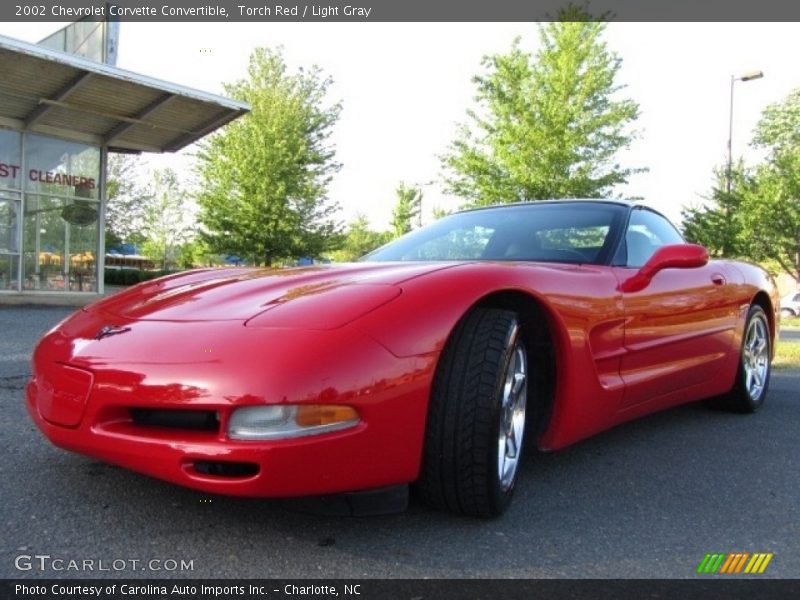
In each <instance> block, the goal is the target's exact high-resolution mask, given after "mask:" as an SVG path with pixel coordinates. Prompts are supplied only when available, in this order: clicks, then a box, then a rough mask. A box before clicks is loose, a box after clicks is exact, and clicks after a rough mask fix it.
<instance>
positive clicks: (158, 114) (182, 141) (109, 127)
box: [0, 36, 250, 152]
mask: <svg viewBox="0 0 800 600" xmlns="http://www.w3.org/2000/svg"><path fill="white" fill-rule="evenodd" d="M0 64H2V65H3V73H2V75H0V125H6V126H9V127H13V128H16V129H25V130H27V131H32V132H37V133H43V134H48V135H56V136H65V137H69V138H71V139H76V140H83V141H86V142H90V143H96V144H100V145H103V144H104V145H108V146H109V148H110V149H111V150H121V151H129V152H130V151H134V152H174V151H176V150H180V149H181V148H183V147H184V146H187V145H189V144H191V143H192V142H195V141H197V140H199V139H200V138H202V137H203V136H205V135H207V134H208V133H210V132H212V131H214V130H215V129H217V128H218V127H221V126H222V125H225V124H226V123H228V122H230V121H232V120H234V119H236V118H237V117H239V116H240V115H242V114H244V113H246V112H247V111H249V110H250V107H249V106H248V105H247V104H246V103H244V102H238V101H236V100H231V99H230V98H224V97H222V96H217V95H214V94H208V93H205V92H200V91H197V90H193V89H190V88H186V87H182V86H179V85H176V84H173V83H168V82H166V81H160V80H158V79H153V78H151V77H146V76H144V75H140V74H138V73H133V72H130V71H125V70H123V69H118V68H116V67H112V66H109V65H104V64H100V63H95V62H92V61H89V60H86V59H83V58H80V57H77V56H72V55H69V54H64V53H62V52H56V51H53V50H48V49H46V48H42V47H40V46H36V45H34V44H28V43H26V42H21V41H19V40H15V39H12V38H8V37H4V36H0Z"/></svg>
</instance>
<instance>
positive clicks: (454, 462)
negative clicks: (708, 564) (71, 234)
mask: <svg viewBox="0 0 800 600" xmlns="http://www.w3.org/2000/svg"><path fill="white" fill-rule="evenodd" d="M777 307H778V300H777V295H776V291H775V289H774V287H773V285H772V283H771V281H770V279H769V277H768V275H767V274H766V273H765V272H764V271H762V270H761V269H760V268H758V267H756V266H753V265H749V264H745V263H740V262H732V261H710V260H709V258H708V253H707V251H706V250H705V249H704V248H703V247H701V246H697V245H693V244H687V243H685V242H684V240H683V238H682V237H681V235H680V234H679V233H678V231H677V230H676V229H675V228H674V227H673V226H672V225H671V224H670V223H669V222H668V221H667V219H665V218H664V217H663V216H662V215H660V214H659V213H657V212H654V211H653V210H650V209H649V208H646V207H644V206H638V205H635V204H629V203H624V202H617V201H577V200H576V201H554V202H538V203H530V204H515V205H508V206H503V207H493V208H486V209H478V210H472V211H467V212H461V213H457V214H454V215H451V216H448V217H445V218H443V219H441V220H439V221H437V222H435V223H433V224H432V225H430V226H427V227H424V228H421V229H419V230H417V231H415V232H413V233H410V234H408V235H406V236H404V237H402V238H400V239H398V240H396V241H394V242H392V243H390V244H388V245H386V246H384V247H382V248H380V249H378V250H376V251H375V252H373V253H372V254H369V255H367V256H366V257H365V258H364V259H363V260H362V261H360V262H358V263H354V264H347V265H337V266H315V267H311V268H300V269H288V270H265V269H222V270H214V269H211V270H199V271H192V272H188V273H181V274H178V275H174V276H168V277H164V278H161V279H157V280H153V281H151V282H147V283H143V284H140V285H138V286H135V287H133V288H131V289H129V290H127V291H124V292H122V293H119V294H116V295H114V296H110V297H108V298H105V299H103V300H101V301H100V302H98V303H96V304H94V305H92V306H89V307H87V308H85V309H83V310H79V311H78V312H76V313H75V314H73V315H72V316H70V317H69V318H67V319H66V320H65V321H63V322H62V323H60V324H59V325H57V326H56V327H55V328H54V329H52V330H51V331H50V332H48V333H47V334H46V335H45V336H44V338H43V339H42V340H41V342H40V343H39V345H38V347H37V348H36V351H35V353H34V357H33V377H32V379H31V380H30V382H29V384H28V386H27V402H28V408H29V412H30V415H31V416H32V418H33V420H34V421H35V422H36V424H37V425H38V427H39V428H40V429H41V430H42V431H43V432H44V434H45V435H46V436H47V437H48V438H50V440H52V442H53V443H55V444H56V445H58V446H61V447H63V448H66V449H69V450H73V451H75V452H80V453H83V454H87V455H89V456H93V457H96V458H98V459H101V460H104V461H107V462H110V463H114V464H117V465H121V466H124V467H127V468H129V469H132V470H134V471H138V472H141V473H145V474H147V475H151V476H154V477H158V478H162V479H165V480H168V481H171V482H174V483H178V484H182V485H186V486H189V487H192V488H196V489H198V490H204V491H207V492H216V493H222V494H232V495H241V496H262V497H296V496H309V495H330V494H338V493H345V492H361V493H364V494H369V493H376V492H375V490H381V491H382V490H396V489H402V490H407V489H408V484H409V483H412V482H414V483H415V487H416V489H417V491H418V493H419V496H420V497H421V498H422V499H423V500H424V501H425V502H427V503H429V504H431V505H433V506H435V507H439V508H444V509H449V510H452V511H456V512H459V513H463V514H469V515H478V516H491V515H496V514H499V513H501V512H502V511H503V510H504V509H505V508H506V507H507V506H508V504H509V501H510V499H511V496H512V493H513V491H514V487H515V482H516V480H517V476H518V474H519V471H520V469H519V465H520V461H521V460H522V452H521V451H522V446H523V445H524V444H528V445H531V444H533V445H536V446H538V447H539V448H540V449H545V450H551V449H557V448H562V447H564V446H566V445H568V444H571V443H573V442H576V441H578V440H580V439H582V438H585V437H587V436H590V435H592V434H594V433H596V432H599V431H601V430H603V429H606V428H608V427H611V426H613V425H616V424H618V423H621V422H623V421H627V420H629V419H633V418H635V417H638V416H641V415H644V414H647V413H652V412H654V411H657V410H661V409H664V408H667V407H671V406H675V405H677V404H681V403H685V402H691V401H695V400H700V399H704V398H712V397H713V398H715V401H716V402H717V404H720V405H721V406H723V407H724V408H727V409H730V410H734V411H739V412H752V411H754V410H756V409H758V408H759V407H760V406H761V405H762V404H763V402H764V398H765V396H766V393H767V386H768V383H769V376H770V362H771V359H772V348H773V340H774V338H775V334H776V328H777V326H778V323H777V313H776V310H777Z"/></svg>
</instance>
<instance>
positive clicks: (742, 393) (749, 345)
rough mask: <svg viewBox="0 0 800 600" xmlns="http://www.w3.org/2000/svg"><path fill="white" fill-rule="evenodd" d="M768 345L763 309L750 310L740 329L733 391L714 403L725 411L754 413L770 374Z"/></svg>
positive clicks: (770, 353)
mask: <svg viewBox="0 0 800 600" xmlns="http://www.w3.org/2000/svg"><path fill="white" fill-rule="evenodd" d="M771 360H772V341H771V339H770V331H769V321H768V320H767V314H766V313H765V312H764V309H763V308H761V307H760V306H758V305H755V304H754V305H753V306H751V307H750V310H749V312H748V313H747V321H746V322H745V325H744V334H743V336H742V347H741V349H740V351H739V370H738V371H737V373H736V381H735V383H734V384H733V389H731V391H730V392H728V393H727V394H726V395H725V396H723V397H721V398H719V399H718V401H717V402H716V403H715V404H716V405H717V406H718V407H720V408H723V409H725V410H730V411H734V412H741V413H752V412H755V411H757V410H758V409H759V408H760V407H761V405H762V404H764V399H765V398H766V396H767V388H768V387H769V377H770V373H771V371H772V364H771Z"/></svg>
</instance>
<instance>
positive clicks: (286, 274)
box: [87, 263, 459, 325]
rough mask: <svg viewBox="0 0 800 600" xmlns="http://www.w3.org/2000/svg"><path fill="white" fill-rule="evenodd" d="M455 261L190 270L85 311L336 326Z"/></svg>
mask: <svg viewBox="0 0 800 600" xmlns="http://www.w3.org/2000/svg"><path fill="white" fill-rule="evenodd" d="M458 264H459V263H352V264H344V265H320V266H313V267H304V268H295V269H208V270H200V271H189V272H187V273H182V274H178V275H172V276H168V277H163V278H160V279H155V280H153V281H150V282H146V283H143V284H140V285H137V286H134V287H133V288H131V289H129V290H126V291H124V292H121V293H119V294H116V295H113V296H109V297H108V298H106V299H104V300H102V301H101V302H99V303H97V304H94V305H92V306H91V307H89V308H88V309H87V310H89V311H97V312H103V313H105V314H107V315H109V316H116V317H121V318H123V319H126V320H127V319H130V320H152V321H212V320H213V321H218V320H239V321H241V320H248V319H251V318H253V317H255V316H256V315H259V314H261V313H264V312H265V311H275V312H274V314H275V315H277V314H281V315H282V316H283V318H282V319H281V321H282V324H284V323H285V324H287V325H296V324H297V323H295V321H300V322H302V320H303V319H304V318H305V319H311V320H317V321H319V320H320V319H322V320H323V321H326V317H325V315H330V317H329V318H327V321H326V322H327V324H328V325H333V324H334V323H333V321H336V322H337V323H340V322H342V321H344V322H346V321H347V320H350V319H348V318H347V317H348V316H352V317H353V318H355V317H357V316H359V314H358V313H361V314H363V313H364V312H367V311H368V310H372V309H373V308H377V307H378V306H380V305H381V304H384V303H386V302H389V301H391V300H392V299H393V298H395V297H397V296H398V295H400V293H401V289H400V288H399V287H398V285H399V284H400V283H402V282H404V281H407V280H409V279H413V278H416V277H420V276H422V275H427V274H429V273H433V272H435V271H440V270H442V269H447V268H452V267H455V266H457V265H458ZM276 309H280V310H276ZM303 315H305V317H304V316H303ZM331 318H332V319H333V321H331ZM272 321H273V322H274V319H272ZM288 321H291V323H289V322H288ZM265 322H266V321H265Z"/></svg>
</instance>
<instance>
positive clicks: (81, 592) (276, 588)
mask: <svg viewBox="0 0 800 600" xmlns="http://www.w3.org/2000/svg"><path fill="white" fill-rule="evenodd" d="M798 592H800V581H798V580H796V579H784V580H768V579H767V580H765V579H758V580H756V579H734V578H730V579H725V578H720V577H713V578H710V577H709V578H705V577H703V578H697V579H691V580H686V579H678V580H663V579H652V580H643V579H627V580H591V579H581V580H531V579H500V580H489V579H396V580H393V579H375V580H369V579H366V580H344V579H330V580H325V579H307V580H277V579H270V580H259V579H241V580H235V579H219V580H198V579H175V580H110V579H61V580H52V579H51V580H36V579H29V580H3V581H2V582H1V583H0V598H3V599H4V600H21V599H29V600H96V599H101V600H179V599H183V600H220V599H225V600H236V599H238V600H265V599H268V598H273V599H281V600H287V599H291V598H303V599H305V600H311V599H321V598H324V599H331V598H340V599H342V598H348V599H351V600H373V599H376V600H377V599H380V600H411V599H413V598H424V599H425V600H470V599H486V600H494V599H499V598H502V599H503V600H517V599H519V600H523V599H524V600H535V599H538V598H546V599H548V600H551V599H552V600H558V599H560V598H569V599H570V600H584V599H586V600H589V599H591V600H619V599H625V598H658V599H660V600H669V599H672V598H675V599H680V600H694V599H703V600H716V599H718V598H719V599H722V598H724V599H726V600H738V599H745V598H746V599H747V600H762V599H764V600H767V599H770V600H771V599H773V598H793V597H794V598H796V597H797V595H798Z"/></svg>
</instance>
